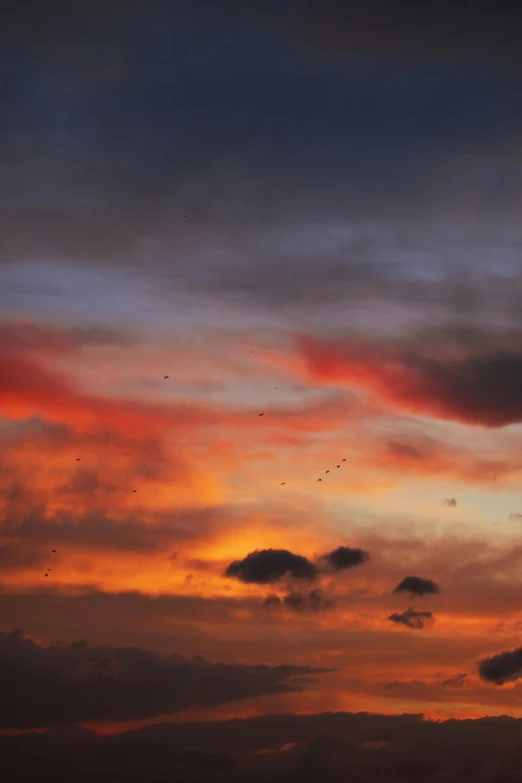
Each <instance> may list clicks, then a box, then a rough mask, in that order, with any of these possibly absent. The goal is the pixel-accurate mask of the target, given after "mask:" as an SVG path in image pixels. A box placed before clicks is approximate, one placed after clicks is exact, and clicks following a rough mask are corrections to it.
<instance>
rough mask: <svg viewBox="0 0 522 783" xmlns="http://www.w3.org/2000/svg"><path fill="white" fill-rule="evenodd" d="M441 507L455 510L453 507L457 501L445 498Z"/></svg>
mask: <svg viewBox="0 0 522 783" xmlns="http://www.w3.org/2000/svg"><path fill="white" fill-rule="evenodd" d="M443 505H444V506H450V507H451V508H455V506H456V505H457V501H456V500H455V498H446V500H445V501H444V503H443Z"/></svg>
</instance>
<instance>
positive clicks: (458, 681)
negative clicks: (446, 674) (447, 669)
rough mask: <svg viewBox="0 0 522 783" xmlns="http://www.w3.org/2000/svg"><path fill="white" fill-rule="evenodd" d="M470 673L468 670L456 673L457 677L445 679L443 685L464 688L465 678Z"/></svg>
mask: <svg viewBox="0 0 522 783" xmlns="http://www.w3.org/2000/svg"><path fill="white" fill-rule="evenodd" d="M467 676H468V675H467V674H466V672H462V673H461V674H456V675H455V677H450V678H449V680H444V682H443V683H442V685H443V686H444V687H446V686H449V687H451V688H462V686H463V685H464V680H465V679H466V677H467Z"/></svg>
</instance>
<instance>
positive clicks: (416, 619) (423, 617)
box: [388, 607, 433, 631]
mask: <svg viewBox="0 0 522 783" xmlns="http://www.w3.org/2000/svg"><path fill="white" fill-rule="evenodd" d="M388 620H389V621H390V622H392V623H396V624H397V625H405V626H407V627H408V628H414V629H416V630H419V631H420V630H421V629H422V628H424V626H425V625H426V624H429V623H431V622H433V615H432V613H431V612H416V611H415V610H414V609H412V608H411V607H410V608H409V609H406V611H405V612H402V613H401V614H398V613H397V612H394V613H393V614H391V615H390V616H389V617H388Z"/></svg>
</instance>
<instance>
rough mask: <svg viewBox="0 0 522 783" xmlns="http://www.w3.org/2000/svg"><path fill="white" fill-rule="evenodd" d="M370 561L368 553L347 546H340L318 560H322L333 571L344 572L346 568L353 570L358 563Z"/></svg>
mask: <svg viewBox="0 0 522 783" xmlns="http://www.w3.org/2000/svg"><path fill="white" fill-rule="evenodd" d="M369 559H370V555H369V553H368V552H365V550H364V549H357V548H352V547H349V546H340V547H337V549H334V550H333V551H332V552H329V553H328V554H327V555H323V556H322V558H320V560H324V561H326V562H327V563H328V565H329V566H331V568H332V569H333V570H334V571H344V570H346V569H347V568H353V567H354V566H356V565H359V564H360V563H365V562H366V561H367V560H369Z"/></svg>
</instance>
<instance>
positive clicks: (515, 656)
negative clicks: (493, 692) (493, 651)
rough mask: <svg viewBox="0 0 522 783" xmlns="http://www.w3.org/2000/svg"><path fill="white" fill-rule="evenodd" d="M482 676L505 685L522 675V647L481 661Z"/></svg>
mask: <svg viewBox="0 0 522 783" xmlns="http://www.w3.org/2000/svg"><path fill="white" fill-rule="evenodd" d="M478 672H479V675H480V677H482V679H483V680H486V681H487V682H493V683H495V685H503V684H504V683H505V682H512V681H513V680H518V679H520V677H522V647H518V648H517V649H516V650H511V651H510V652H502V653H499V654H498V655H492V656H491V657H490V658H483V659H482V660H481V661H479V667H478Z"/></svg>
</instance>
